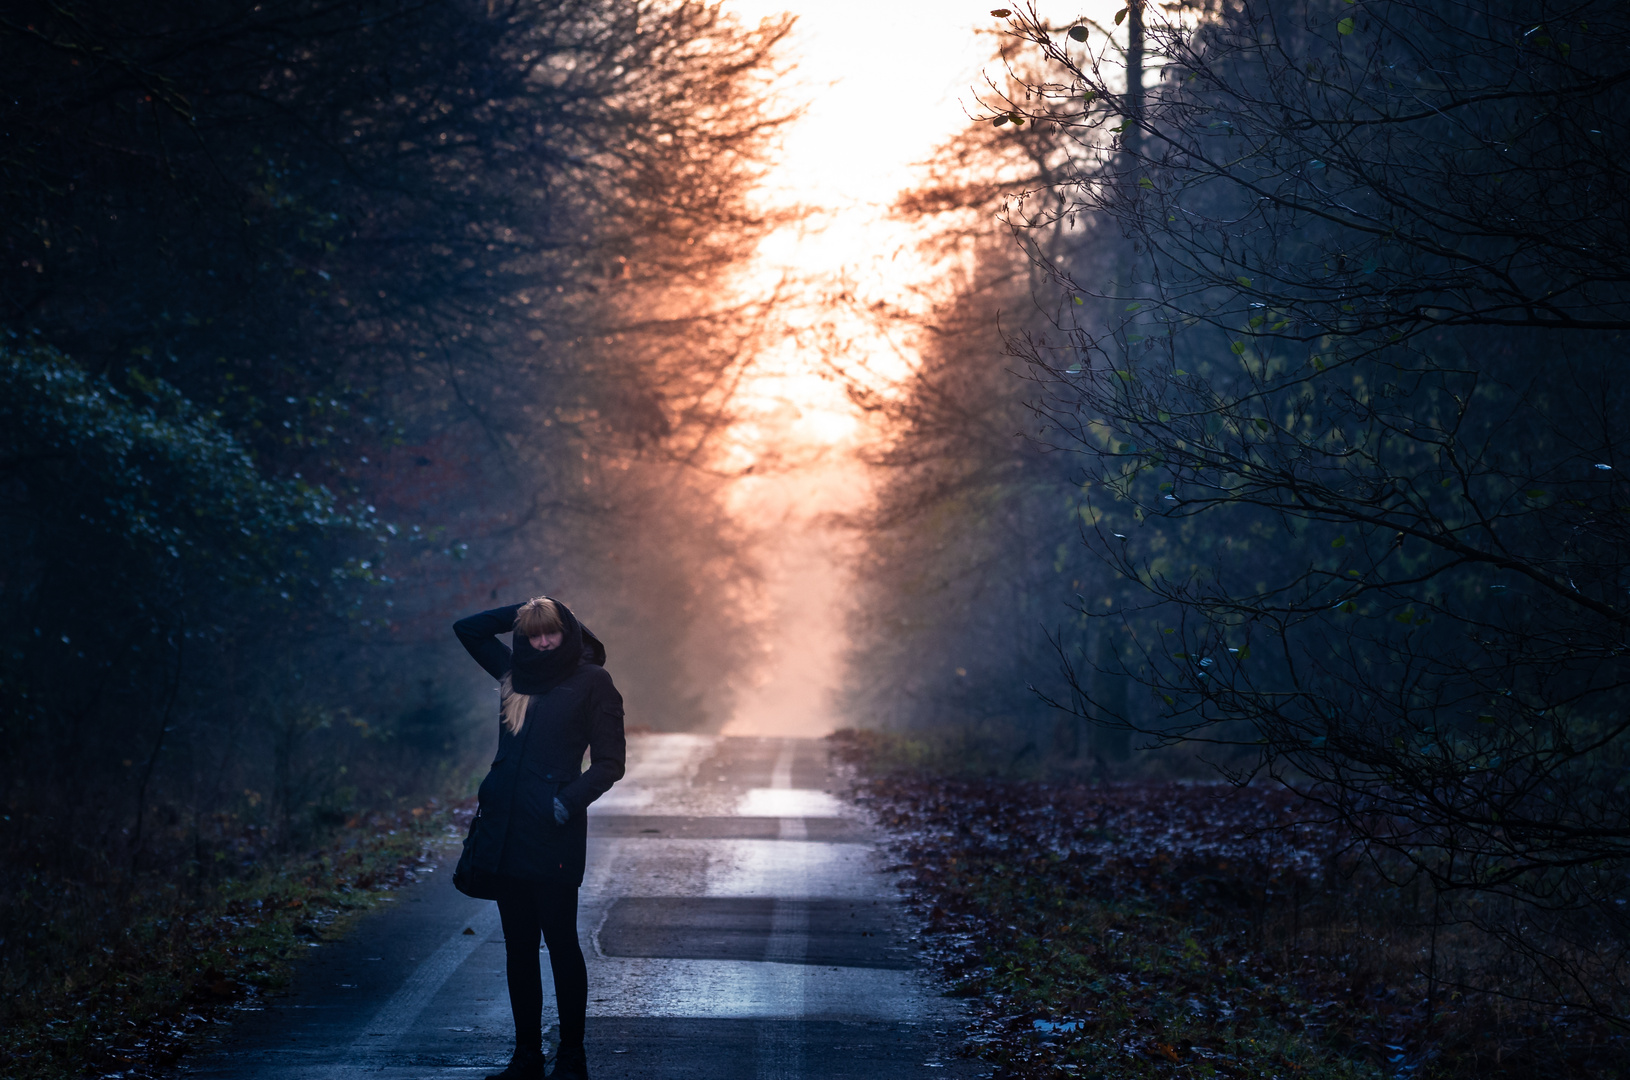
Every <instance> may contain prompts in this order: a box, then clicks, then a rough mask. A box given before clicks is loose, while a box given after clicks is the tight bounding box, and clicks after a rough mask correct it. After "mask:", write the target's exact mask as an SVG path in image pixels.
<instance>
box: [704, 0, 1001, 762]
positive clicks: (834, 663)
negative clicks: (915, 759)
mask: <svg viewBox="0 0 1630 1080" xmlns="http://www.w3.org/2000/svg"><path fill="white" fill-rule="evenodd" d="M730 7H731V9H732V10H734V11H735V13H736V14H737V15H738V16H739V17H741V18H742V19H744V20H747V21H757V20H758V19H760V18H764V17H768V16H772V15H775V14H777V13H779V12H781V11H784V10H785V11H790V12H792V13H793V14H795V15H797V16H798V25H797V28H796V29H795V31H794V34H793V38H792V41H791V43H790V48H789V50H788V54H789V58H790V59H792V60H794V61H795V62H796V64H797V70H796V73H795V76H794V79H793V85H792V86H790V87H789V97H790V98H791V99H794V100H798V101H803V102H807V103H808V104H807V107H806V108H805V110H804V112H803V114H802V115H801V116H800V117H799V119H798V120H797V121H796V122H795V123H794V124H793V125H792V126H791V127H790V128H789V130H787V132H786V133H785V135H784V138H783V140H782V144H781V148H780V153H779V155H778V160H777V164H776V168H775V169H774V171H773V172H772V174H771V175H770V177H769V178H768V180H767V182H766V184H765V186H764V188H763V190H762V191H761V192H760V198H761V199H763V200H764V202H765V203H766V205H770V206H793V207H802V208H805V209H806V210H808V211H809V213H808V216H807V217H805V218H804V220H802V221H801V222H800V223H799V224H798V225H797V226H795V227H790V228H787V229H785V230H783V231H781V232H780V233H777V234H776V235H773V236H771V237H770V238H769V239H768V240H767V241H766V243H765V244H764V245H763V246H762V248H761V249H760V252H759V256H758V259H757V263H756V265H755V266H754V267H753V269H752V270H751V271H750V272H749V274H748V275H747V284H746V285H745V286H744V287H746V288H755V287H757V288H768V287H773V286H774V284H775V283H778V282H791V283H794V285H793V288H794V290H795V297H796V299H795V300H794V301H793V302H792V303H791V304H789V305H788V307H787V310H785V311H784V312H783V313H782V316H781V318H782V321H783V322H784V324H785V326H786V331H787V333H786V336H785V338H784V339H783V344H782V345H781V347H779V348H778V349H776V350H774V351H773V352H772V354H771V355H769V356H767V357H765V358H764V360H763V362H762V363H761V365H760V367H759V368H758V370H757V372H756V373H755V375H754V376H753V377H752V378H751V379H750V380H749V383H748V385H747V386H746V387H744V389H743V392H742V394H741V397H740V399H739V400H738V403H737V405H738V408H739V410H740V412H741V414H742V421H741V422H740V423H739V424H738V425H737V426H736V427H735V429H734V430H733V432H732V439H731V443H730V446H729V449H728V453H727V460H728V464H729V465H731V466H733V467H734V468H736V469H747V468H749V467H753V469H754V471H753V474H752V475H750V476H748V477H747V478H745V479H744V480H742V481H740V482H739V483H738V486H737V491H736V499H735V510H736V512H737V513H738V514H739V515H741V516H742V517H743V519H744V520H746V521H748V522H749V523H751V524H753V525H755V526H759V527H762V528H764V530H765V535H766V536H767V537H769V538H771V539H770V541H769V542H770V544H771V545H772V547H773V550H768V551H766V552H764V557H765V568H766V572H767V575H768V580H767V582H766V602H767V604H768V605H769V606H770V610H769V611H768V612H767V613H766V622H767V624H768V625H767V627H766V628H767V630H768V632H769V633H770V636H771V640H770V641H769V642H768V643H767V645H768V649H769V653H770V655H769V661H768V664H767V666H766V668H765V669H764V670H763V671H761V672H760V673H759V680H760V681H759V682H758V684H757V685H756V686H754V687H752V688H750V689H747V690H746V691H745V692H743V693H742V694H740V695H739V697H738V704H737V708H736V712H735V715H734V717H733V718H732V720H731V721H730V723H729V724H728V725H727V727H726V729H725V730H726V731H727V732H728V733H731V734H763V735H769V734H777V735H820V734H825V733H826V732H828V731H831V730H832V729H833V728H835V727H839V726H842V725H843V724H844V723H845V722H847V721H846V719H845V718H842V717H839V716H838V715H836V714H835V713H834V711H833V708H832V705H831V701H830V696H831V691H832V689H833V687H834V684H835V682H836V680H837V679H838V677H839V673H840V671H841V667H842V659H843V650H844V648H845V647H846V645H847V641H846V635H845V634H844V633H843V626H844V623H845V620H846V616H847V613H848V611H849V605H850V603H851V599H850V595H849V579H848V575H847V573H846V571H845V569H844V559H843V557H842V549H843V547H844V545H845V541H846V538H845V536H844V535H843V534H842V532H841V530H839V529H837V528H835V527H834V526H832V525H831V524H829V523H828V522H826V521H825V520H824V519H825V518H826V517H827V516H828V515H831V514H833V513H841V512H845V511H854V510H857V509H859V508H861V507H862V506H863V505H864V504H865V502H866V499H867V478H866V475H865V472H864V470H863V468H862V467H861V465H860V464H859V463H858V462H857V461H856V460H855V458H854V456H853V454H852V451H853V450H854V449H855V447H856V446H857V445H859V444H860V442H861V441H862V440H864V439H866V438H867V437H868V435H869V433H868V431H867V426H866V424H865V422H864V420H863V418H862V417H861V416H859V415H858V414H857V412H856V410H855V409H854V408H853V406H852V405H851V403H850V402H849V400H848V397H847V396H846V394H845V391H844V388H843V386H842V385H840V383H839V382H838V381H837V380H836V379H834V378H832V377H831V372H830V369H829V366H828V358H829V356H830V354H831V351H833V350H835V351H838V352H841V354H842V355H843V356H844V357H845V359H846V361H847V362H851V363H852V362H854V361H855V360H857V359H861V360H863V361H864V362H865V363H866V364H867V365H868V366H869V367H871V368H872V369H873V370H878V371H884V372H889V373H892V374H893V375H895V376H898V375H900V374H903V373H904V372H905V371H906V370H907V368H908V365H909V364H910V363H911V362H912V357H911V355H910V354H909V351H908V346H906V345H905V344H904V343H902V342H898V341H894V340H891V339H890V338H889V337H888V336H887V335H886V334H884V333H882V332H880V331H879V329H878V328H877V327H876V325H875V324H874V323H872V321H871V320H868V319H865V318H861V317H859V316H858V315H857V314H855V312H857V311H861V310H864V309H865V308H866V307H867V306H868V305H869V304H870V303H872V302H875V301H877V300H886V301H887V302H888V303H890V304H894V305H900V304H903V303H906V302H908V299H909V298H910V297H911V296H912V295H914V294H918V293H920V291H921V290H922V289H923V288H924V287H926V286H928V285H930V284H931V281H930V280H929V275H931V273H932V269H931V268H930V267H929V266H928V265H927V264H926V263H924V261H923V260H922V259H921V258H920V257H919V256H918V255H917V253H916V251H915V242H916V240H917V239H918V237H917V236H916V234H915V233H914V232H913V230H912V228H911V227H910V226H909V225H907V224H905V223H902V222H899V221H894V220H891V219H890V217H889V208H890V206H891V205H892V204H893V202H894V201H895V199H896V197H897V195H898V194H899V193H900V192H901V191H902V190H903V189H905V188H907V187H908V186H909V185H911V184H912V183H914V182H915V181H916V179H917V171H916V169H915V166H916V165H917V163H919V162H921V161H923V160H924V159H926V158H927V157H928V156H929V155H930V154H931V153H932V152H933V151H934V149H935V147H936V146H937V145H938V144H940V143H942V142H943V141H944V140H945V139H946V138H947V137H948V136H950V135H951V134H952V133H953V132H955V131H956V130H957V129H958V128H959V127H961V126H962V125H965V124H966V123H968V118H967V114H966V112H965V105H971V103H972V102H971V99H972V89H973V87H974V84H975V83H976V82H977V81H978V78H979V71H980V68H981V65H982V63H983V62H984V61H985V59H986V58H987V56H988V55H989V52H990V50H991V46H992V40H991V38H990V37H989V36H985V35H981V34H979V33H978V32H977V30H978V29H980V28H986V29H988V28H990V27H991V25H992V20H991V18H990V15H989V11H988V5H985V6H981V5H980V4H977V3H961V4H944V3H926V2H921V0H896V2H891V3H883V4H878V3H861V2H859V0H800V2H796V3H790V4H789V3H784V2H777V0H732V2H731V4H730ZM840 294H842V295H846V297H847V301H846V303H844V304H834V303H832V302H831V301H832V298H833V297H835V296H838V295H840Z"/></svg>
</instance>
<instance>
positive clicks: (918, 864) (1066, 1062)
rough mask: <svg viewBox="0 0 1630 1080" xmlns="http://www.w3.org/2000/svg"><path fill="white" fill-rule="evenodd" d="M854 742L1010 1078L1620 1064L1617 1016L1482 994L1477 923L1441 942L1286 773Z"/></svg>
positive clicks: (847, 735)
mask: <svg viewBox="0 0 1630 1080" xmlns="http://www.w3.org/2000/svg"><path fill="white" fill-rule="evenodd" d="M834 738H835V739H836V740H837V742H838V745H839V748H840V752H842V753H843V754H844V755H845V756H846V757H847V758H848V759H849V760H850V761H852V762H853V763H854V764H855V765H856V767H857V769H858V781H857V785H856V798H857V799H858V800H859V802H860V804H861V805H862V806H864V807H865V808H866V809H867V810H868V811H869V812H870V813H871V814H873V815H875V817H876V819H877V820H878V821H880V822H881V823H882V824H884V825H885V826H886V827H887V828H888V830H889V832H890V835H891V837H892V841H893V844H892V850H893V851H894V853H895V854H896V855H897V856H898V858H899V860H900V865H901V866H902V868H903V869H904V870H905V872H906V877H907V881H908V882H909V884H908V894H909V895H910V897H911V899H912V901H913V904H914V907H915V910H916V912H917V914H918V915H919V916H920V917H921V918H922V919H923V921H924V923H925V924H926V941H927V943H928V944H927V952H928V954H929V955H930V956H931V957H932V958H933V961H934V962H935V963H936V964H937V965H938V967H939V968H940V970H941V971H942V972H943V974H944V976H945V977H946V980H947V985H948V990H949V992H950V993H952V994H957V995H960V996H964V997H967V998H969V999H970V1000H971V1002H972V1004H973V1005H974V1006H975V1008H976V1010H977V1015H978V1020H977V1022H976V1023H975V1025H974V1029H973V1031H972V1033H971V1037H970V1039H969V1041H968V1042H967V1043H966V1045H965V1046H964V1047H963V1048H962V1049H963V1052H964V1053H967V1054H971V1055H975V1056H978V1057H980V1058H982V1059H984V1060H987V1061H990V1062H991V1063H993V1064H995V1065H997V1066H998V1075H1000V1076H1004V1077H1013V1078H1021V1077H1022V1078H1025V1080H1031V1078H1042V1077H1060V1078H1062V1077H1080V1078H1093V1077H1104V1078H1109V1077H1138V1076H1149V1077H1190V1076H1194V1077H1199V1076H1216V1077H1239V1078H1246V1077H1250V1078H1263V1080H1266V1078H1269V1077H1318V1078H1321V1080H1322V1078H1330V1080H1336V1078H1354V1080H1357V1078H1379V1077H1412V1076H1420V1077H1427V1076H1431V1077H1442V1078H1450V1077H1453V1078H1457V1080H1458V1078H1465V1080H1473V1078H1479V1077H1510V1078H1513V1080H1516V1078H1522V1077H1534V1076H1550V1077H1559V1078H1560V1077H1587V1076H1589V1077H1595V1076H1600V1077H1610V1076H1617V1075H1620V1073H1619V1071H1618V1070H1619V1069H1620V1067H1621V1064H1622V1060H1623V1058H1622V1054H1623V1045H1622V1042H1623V1036H1622V1034H1620V1033H1619V1032H1617V1031H1615V1030H1614V1028H1613V1027H1612V1026H1611V1025H1609V1024H1607V1023H1604V1022H1603V1021H1601V1020H1599V1019H1597V1020H1591V1019H1584V1018H1581V1017H1578V1016H1573V1017H1566V1016H1558V1015H1555V1014H1554V1013H1553V1012H1552V1011H1551V1010H1548V1009H1545V1008H1543V1007H1534V1006H1531V1005H1530V1006H1525V1005H1524V1004H1522V1003H1520V1002H1511V1001H1507V1000H1505V999H1503V998H1502V997H1500V996H1499V995H1496V994H1490V995H1472V996H1467V995H1465V994H1464V993H1462V991H1461V989H1460V988H1459V987H1458V986H1457V985H1456V982H1457V979H1460V978H1464V977H1466V976H1467V975H1474V976H1475V975H1486V974H1487V973H1486V972H1472V971H1469V970H1468V967H1475V965H1477V964H1479V963H1480V962H1486V960H1487V958H1486V957H1481V956H1479V955H1477V953H1476V949H1477V945H1476V943H1475V938H1471V937H1469V936H1457V937H1455V938H1454V940H1451V935H1453V934H1454V931H1453V928H1447V927H1440V928H1438V936H1437V947H1436V951H1435V953H1434V947H1433V927H1432V925H1431V923H1432V912H1431V905H1430V904H1429V903H1428V904H1426V905H1425V906H1424V907H1423V906H1422V904H1421V902H1420V894H1419V892H1418V891H1417V892H1416V893H1414V894H1411V893H1409V892H1407V891H1399V890H1396V889H1393V888H1390V887H1388V886H1387V884H1386V883H1385V882H1382V881H1380V880H1379V879H1378V878H1377V875H1376V868H1375V867H1374V866H1373V865H1371V864H1369V863H1368V862H1367V861H1366V860H1365V859H1363V858H1362V857H1361V856H1360V855H1359V854H1358V853H1357V852H1356V851H1355V849H1354V847H1353V846H1352V844H1351V842H1350V837H1348V836H1346V835H1344V833H1343V831H1342V830H1341V829H1339V828H1337V827H1334V826H1331V825H1329V824H1327V823H1325V822H1323V821H1321V820H1320V819H1321V817H1322V815H1321V814H1319V813H1318V811H1317V809H1316V808H1315V807H1312V806H1310V805H1308V804H1306V803H1304V802H1303V801H1301V800H1300V799H1298V798H1296V797H1295V796H1293V795H1291V794H1289V793H1287V792H1285V791H1283V790H1281V789H1277V788H1272V787H1264V786H1261V785H1256V786H1251V787H1247V788H1234V787H1232V786H1230V785H1227V784H1223V783H1218V782H1201V783H1193V782H1148V783H1111V784H1105V783H1088V782H1083V781H1081V780H1072V779H1069V778H1063V779H1056V778H1055V779H1051V780H1045V779H1006V780H1002V779H994V778H990V777H988V776H987V777H979V776H977V775H973V776H970V775H966V774H964V775H957V776H947V775H944V774H943V773H942V772H936V771H930V770H924V769H921V768H914V767H904V766H902V765H901V764H900V762H901V761H902V760H904V759H905V757H906V756H907V755H904V754H902V753H901V747H900V744H899V742H898V741H896V740H891V739H886V738H879V737H878V736H876V735H873V734H868V733H864V732H853V731H847V732H839V733H838V734H837V735H836V736H834ZM1434 964H1435V965H1436V977H1434Z"/></svg>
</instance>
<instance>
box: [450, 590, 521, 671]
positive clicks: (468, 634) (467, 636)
mask: <svg viewBox="0 0 1630 1080" xmlns="http://www.w3.org/2000/svg"><path fill="white" fill-rule="evenodd" d="M520 609H521V605H520V604H510V605H509V606H508V607H501V608H493V609H492V610H491V611H483V612H482V613H481V614H479V615H471V616H469V617H468V618H464V619H460V620H459V621H458V622H456V623H454V624H453V633H455V634H457V635H458V640H459V641H460V643H462V644H463V646H464V648H465V650H466V651H467V652H468V653H469V654H470V655H471V656H473V657H475V662H476V663H478V664H480V665H481V667H482V668H483V669H484V670H485V671H486V673H487V674H488V675H491V676H492V677H493V678H494V679H498V680H502V679H503V677H504V676H505V675H508V674H509V665H510V656H509V648H508V646H506V645H505V644H504V643H503V642H502V641H499V640H498V635H499V634H507V633H509V632H510V631H511V630H513V629H515V613H516V612H517V611H519V610H520Z"/></svg>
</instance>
